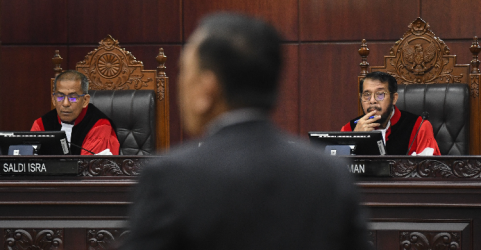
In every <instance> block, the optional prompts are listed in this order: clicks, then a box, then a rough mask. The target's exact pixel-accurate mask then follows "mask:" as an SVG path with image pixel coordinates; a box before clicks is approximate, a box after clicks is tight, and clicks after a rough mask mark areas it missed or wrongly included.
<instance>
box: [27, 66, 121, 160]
mask: <svg viewBox="0 0 481 250" xmlns="http://www.w3.org/2000/svg"><path fill="white" fill-rule="evenodd" d="M88 88H89V81H88V79H87V77H86V76H85V75H83V74H82V73H80V72H78V71H75V70H68V71H65V72H62V73H60V74H59V75H58V76H57V77H56V78H55V81H54V85H53V93H52V103H53V105H54V106H55V109H53V110H51V111H49V112H48V113H46V114H45V115H43V116H42V117H40V118H38V119H37V120H35V122H34V123H33V126H32V128H31V131H65V133H66V135H67V140H68V141H69V143H70V150H71V152H72V154H76V155H92V154H99V153H102V154H109V152H110V153H111V154H113V155H118V154H119V148H120V144H119V140H118V139H117V134H116V132H115V125H114V124H113V122H112V121H111V120H110V119H109V118H108V117H107V116H106V115H105V114H104V113H102V112H101V111H100V110H99V109H98V108H96V107H95V106H94V105H93V104H89V101H90V95H89V94H88Z"/></svg>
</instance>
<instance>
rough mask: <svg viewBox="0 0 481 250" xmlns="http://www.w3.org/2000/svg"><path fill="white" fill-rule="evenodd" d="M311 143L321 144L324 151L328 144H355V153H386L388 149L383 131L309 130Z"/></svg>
mask: <svg viewBox="0 0 481 250" xmlns="http://www.w3.org/2000/svg"><path fill="white" fill-rule="evenodd" d="M309 140H310V141H311V143H315V144H317V145H319V146H320V147H321V148H322V150H323V152H324V150H325V148H326V146H328V145H331V146H332V145H351V146H354V147H353V150H352V153H353V154H355V155H385V154H386V149H385V146H384V141H383V139H382V134H381V131H370V132H340V131H319V132H309Z"/></svg>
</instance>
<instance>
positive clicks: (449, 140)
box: [396, 84, 470, 155]
mask: <svg viewBox="0 0 481 250" xmlns="http://www.w3.org/2000/svg"><path fill="white" fill-rule="evenodd" d="M398 93H399V99H398V101H397V104H396V106H397V107H398V108H399V109H401V110H406V111H408V112H411V113H413V114H417V115H421V114H422V113H423V112H424V111H427V112H429V119H428V120H429V121H430V122H431V124H432V125H433V131H434V136H435V137H436V141H437V142H438V146H439V150H440V151H441V154H442V155H468V154H469V111H470V110H469V89H468V84H411V85H398Z"/></svg>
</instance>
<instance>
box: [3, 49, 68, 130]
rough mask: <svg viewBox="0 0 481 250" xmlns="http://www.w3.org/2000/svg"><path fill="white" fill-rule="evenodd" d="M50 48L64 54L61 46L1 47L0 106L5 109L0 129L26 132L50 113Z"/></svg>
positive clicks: (51, 66) (51, 54) (51, 50)
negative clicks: (44, 115)
mask: <svg viewBox="0 0 481 250" xmlns="http://www.w3.org/2000/svg"><path fill="white" fill-rule="evenodd" d="M54 49H60V50H63V51H66V47H65V46H2V48H1V56H0V57H1V58H2V61H1V62H0V68H1V69H2V72H4V73H3V74H1V78H0V82H1V92H0V106H2V107H8V108H4V109H3V110H2V117H3V119H0V130H17V131H18V130H30V128H31V127H32V124H33V121H34V120H35V119H37V118H39V117H40V116H42V115H43V114H45V113H46V112H47V111H49V110H50V102H51V101H50V100H51V99H50V90H49V86H50V78H51V77H52V72H53V70H52V68H53V65H52V64H51V58H52V57H53V51H54ZM64 66H65V65H64ZM7 117H8V118H7Z"/></svg>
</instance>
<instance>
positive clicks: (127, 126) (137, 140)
mask: <svg viewBox="0 0 481 250" xmlns="http://www.w3.org/2000/svg"><path fill="white" fill-rule="evenodd" d="M89 94H90V96H91V97H90V103H92V104H93V105H95V106H96V107H97V108H99V109H100V110H101V111H102V112H104V113H105V114H106V115H107V116H108V117H109V118H110V119H112V121H113V122H114V123H115V126H116V127H117V137H118V139H119V142H120V154H121V155H150V154H155V132H156V124H155V99H154V98H155V93H154V91H153V90H97V91H95V90H89Z"/></svg>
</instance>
